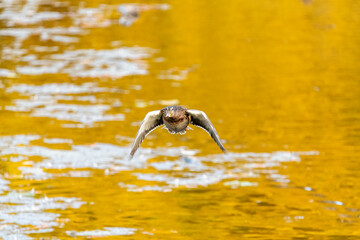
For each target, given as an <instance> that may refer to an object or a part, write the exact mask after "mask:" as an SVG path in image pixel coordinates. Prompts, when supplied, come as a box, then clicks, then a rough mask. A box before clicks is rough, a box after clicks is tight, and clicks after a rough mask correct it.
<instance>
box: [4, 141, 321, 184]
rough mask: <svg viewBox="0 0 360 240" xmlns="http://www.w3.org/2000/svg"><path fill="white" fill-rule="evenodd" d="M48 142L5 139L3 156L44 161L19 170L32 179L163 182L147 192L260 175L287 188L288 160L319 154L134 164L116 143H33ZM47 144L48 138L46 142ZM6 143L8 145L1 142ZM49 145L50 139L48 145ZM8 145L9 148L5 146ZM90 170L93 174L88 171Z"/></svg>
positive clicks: (184, 156) (154, 152)
mask: <svg viewBox="0 0 360 240" xmlns="http://www.w3.org/2000/svg"><path fill="white" fill-rule="evenodd" d="M35 139H42V138H41V137H40V136H24V135H19V136H13V137H2V138H0V146H2V147H1V148H0V150H1V155H0V156H2V157H3V158H8V159H9V160H10V161H11V158H10V157H9V156H12V157H14V156H15V157H16V156H23V157H27V158H28V159H30V158H31V157H34V156H38V157H41V158H42V160H41V161H36V162H30V163H29V164H28V165H26V166H22V167H20V168H19V170H20V171H21V172H22V174H23V175H24V176H25V178H29V179H39V178H41V179H46V178H52V177H57V176H55V175H51V174H50V173H47V172H46V170H47V169H63V170H64V171H65V172H68V171H73V169H79V170H80V169H87V170H88V169H103V170H104V174H107V175H109V174H110V175H111V174H117V173H118V172H120V171H125V170H126V171H129V170H132V171H134V173H133V175H134V176H136V178H137V179H138V180H142V181H145V182H159V186H156V185H155V186H145V187H144V186H143V187H144V188H143V189H142V190H155V191H159V190H164V191H169V189H174V188H177V187H179V186H184V187H188V188H196V187H199V186H209V185H212V184H216V183H219V182H221V181H223V180H226V179H231V180H242V179H248V178H251V179H254V181H256V178H258V177H259V176H260V175H263V176H266V177H267V178H268V179H271V180H273V181H276V182H280V183H283V184H286V183H287V182H288V178H287V176H285V175H282V174H280V173H279V172H278V170H277V168H275V167H279V166H280V165H281V164H282V163H283V162H291V161H300V156H301V155H309V154H311V155H313V154H317V152H302V153H296V152H273V153H228V154H226V155H224V154H219V155H217V154H216V155H207V156H204V157H197V156H195V154H196V151H190V150H186V149H184V148H165V149H140V151H139V154H138V155H137V156H136V158H135V159H134V160H132V161H129V160H128V154H129V149H128V148H127V147H119V146H116V145H112V144H105V143H94V144H92V145H72V144H71V141H70V140H67V139H64V140H61V142H64V143H67V142H68V143H69V146H71V149H70V150H63V149H52V148H50V147H44V146H36V145H31V141H32V140H35ZM43 141H47V140H43ZM1 142H6V144H1ZM47 142H48V141H47ZM5 145H7V146H6V147H5ZM161 155H163V156H166V157H175V159H174V160H165V161H159V162H151V163H147V161H148V160H149V159H152V158H154V157H156V156H161ZM136 169H148V170H149V171H150V173H140V172H136ZM88 171H89V170H88ZM89 175H91V174H90V173H84V174H82V173H78V176H79V177H82V176H83V177H87V176H89ZM120 186H121V187H125V188H127V189H129V190H130V191H134V190H136V191H140V190H141V186H135V185H132V184H130V183H120Z"/></svg>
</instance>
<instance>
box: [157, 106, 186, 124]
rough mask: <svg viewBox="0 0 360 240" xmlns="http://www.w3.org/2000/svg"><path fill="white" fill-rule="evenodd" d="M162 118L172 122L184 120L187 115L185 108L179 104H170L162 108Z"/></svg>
mask: <svg viewBox="0 0 360 240" xmlns="http://www.w3.org/2000/svg"><path fill="white" fill-rule="evenodd" d="M163 110H164V113H163V116H164V120H165V121H168V122H172V123H176V122H181V121H183V120H185V119H186V118H187V117H188V115H187V113H186V108H184V107H180V106H171V107H167V108H164V109H163Z"/></svg>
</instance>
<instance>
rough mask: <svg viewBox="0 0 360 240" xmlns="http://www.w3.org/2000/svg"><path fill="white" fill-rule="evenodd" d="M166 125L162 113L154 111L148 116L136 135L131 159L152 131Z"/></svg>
mask: <svg viewBox="0 0 360 240" xmlns="http://www.w3.org/2000/svg"><path fill="white" fill-rule="evenodd" d="M162 124H164V123H163V120H162V113H161V111H160V110H158V111H152V112H149V113H148V114H146V116H145V119H144V121H143V122H142V123H141V126H140V128H139V131H138V133H137V135H136V138H135V141H134V143H133V146H132V148H131V152H130V157H129V159H132V158H133V156H134V154H135V152H136V150H137V149H138V148H139V146H140V144H141V143H142V142H143V141H144V139H145V137H146V135H148V134H149V133H150V132H151V131H152V130H154V129H155V128H157V127H158V126H160V125H162Z"/></svg>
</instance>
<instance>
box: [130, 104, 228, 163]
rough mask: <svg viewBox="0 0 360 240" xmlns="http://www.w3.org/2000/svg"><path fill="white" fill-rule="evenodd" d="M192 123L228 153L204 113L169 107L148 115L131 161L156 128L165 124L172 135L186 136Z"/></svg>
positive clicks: (131, 155) (139, 132)
mask: <svg viewBox="0 0 360 240" xmlns="http://www.w3.org/2000/svg"><path fill="white" fill-rule="evenodd" d="M190 123H191V124H193V125H195V126H197V127H201V128H203V129H204V130H205V131H207V132H208V133H209V134H210V136H211V137H212V139H214V141H215V142H216V143H217V145H218V146H219V147H220V149H221V150H222V151H223V152H226V150H225V148H224V146H223V145H222V143H221V140H220V137H219V135H218V134H217V132H216V130H215V128H214V126H213V125H212V123H211V122H210V119H209V118H208V117H207V116H206V114H205V113H204V112H202V111H199V110H190V109H187V108H185V107H182V106H169V107H165V108H163V109H161V110H156V111H152V112H149V113H148V114H146V116H145V119H144V121H143V122H142V123H141V126H140V128H139V131H138V133H137V135H136V138H135V141H134V143H133V146H132V149H131V152H130V159H132V158H133V156H134V154H135V152H136V150H137V149H138V148H139V146H140V144H141V143H142V142H143V141H144V139H145V137H146V135H147V134H149V133H150V132H151V131H152V130H154V129H155V128H157V127H159V126H161V125H164V124H165V127H166V128H167V130H168V131H169V132H170V133H171V134H175V133H180V134H184V133H186V131H187V130H188V129H189V126H188V125H189V124H190Z"/></svg>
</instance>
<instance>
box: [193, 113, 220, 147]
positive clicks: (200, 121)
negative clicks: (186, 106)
mask: <svg viewBox="0 0 360 240" xmlns="http://www.w3.org/2000/svg"><path fill="white" fill-rule="evenodd" d="M187 113H188V114H189V115H190V119H191V124H193V125H195V126H198V127H201V128H203V129H204V130H206V131H207V132H208V133H209V134H210V136H211V137H212V139H214V141H215V142H216V143H217V145H218V146H219V147H220V148H221V150H222V151H223V152H226V150H225V148H224V146H223V145H222V143H221V140H220V137H219V135H218V134H217V132H216V130H215V128H214V126H213V125H212V123H211V122H210V119H209V118H208V117H207V116H206V114H205V113H204V112H202V111H199V110H187Z"/></svg>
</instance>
